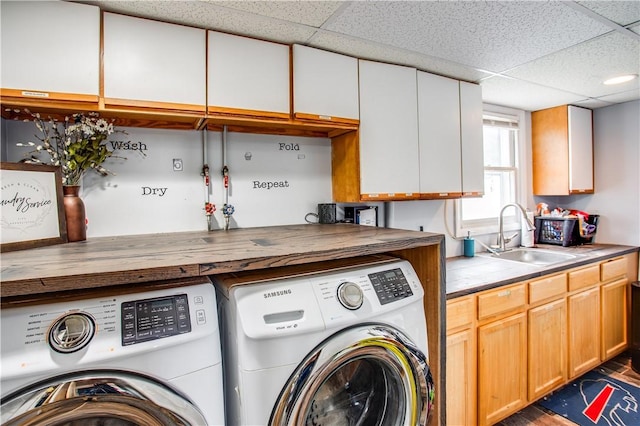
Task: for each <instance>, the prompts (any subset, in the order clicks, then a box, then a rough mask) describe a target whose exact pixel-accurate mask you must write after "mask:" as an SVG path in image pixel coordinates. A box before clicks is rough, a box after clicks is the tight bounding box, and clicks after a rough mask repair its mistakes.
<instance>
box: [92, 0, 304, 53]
mask: <svg viewBox="0 0 640 426" xmlns="http://www.w3.org/2000/svg"><path fill="white" fill-rule="evenodd" d="M87 3H91V4H97V5H99V6H101V7H102V8H103V9H104V10H108V11H111V12H116V13H125V14H129V15H133V16H139V17H144V18H150V19H156V20H159V21H165V22H172V23H176V24H182V25H190V26H194V27H198V28H206V29H211V30H216V31H222V32H228V33H232V34H239V35H246V36H250V37H256V38H260V39H263V40H270V41H277V42H280V43H285V44H292V43H303V42H305V41H306V40H308V39H309V38H310V37H311V36H312V35H313V33H314V32H315V29H314V28H312V27H309V26H306V25H301V24H296V23H292V22H287V21H284V20H281V19H274V18H270V17H264V16H261V15H258V14H254V13H249V12H244V11H239V10H234V9H229V8H226V7H221V6H219V5H217V4H214V3H213V2H203V1H113V0H107V1H92V2H87Z"/></svg>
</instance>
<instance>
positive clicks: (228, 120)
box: [205, 116, 357, 138]
mask: <svg viewBox="0 0 640 426" xmlns="http://www.w3.org/2000/svg"><path fill="white" fill-rule="evenodd" d="M205 126H206V128H207V129H208V130H211V131H221V130H222V127H223V126H227V130H228V131H229V132H242V133H256V134H269V135H287V136H308V137H318V138H332V137H335V136H339V135H342V134H345V133H349V132H353V131H354V130H357V126H342V125H339V124H337V123H327V124H326V125H322V124H319V123H305V122H302V121H294V120H286V121H285V120H271V119H266V118H255V117H232V116H223V117H217V116H215V117H214V116H207V118H206V119H205Z"/></svg>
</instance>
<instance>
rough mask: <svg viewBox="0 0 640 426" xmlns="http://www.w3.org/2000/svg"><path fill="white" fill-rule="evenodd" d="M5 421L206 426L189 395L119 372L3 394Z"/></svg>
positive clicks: (50, 425) (53, 425) (57, 425)
mask: <svg viewBox="0 0 640 426" xmlns="http://www.w3.org/2000/svg"><path fill="white" fill-rule="evenodd" d="M1 412H2V425H3V426H9V425H21V426H35V425H39V426H44V425H46V426H63V425H65V426H75V425H82V426H92V425H95V426H97V425H101V426H116V425H117V426H134V425H149V426H160V425H161V426H169V425H172V426H175V425H184V426H187V425H198V426H200V425H204V424H206V421H205V419H204V417H203V416H202V414H201V413H200V411H199V410H198V409H197V408H196V407H194V406H193V404H192V403H191V401H189V399H188V398H187V397H186V396H184V395H182V394H181V393H180V392H178V391H176V390H175V389H173V388H171V387H169V386H168V385H165V384H163V383H161V382H159V381H157V380H155V379H153V378H152V377H149V376H145V375H141V374H134V373H129V372H124V371H116V370H99V371H98V370H95V371H88V372H77V373H68V374H63V375H60V376H57V377H53V378H51V379H46V380H43V381H40V382H38V383H35V384H33V385H30V386H28V387H26V388H23V389H21V390H19V391H15V392H13V393H11V394H10V395H8V396H7V397H3V398H2V408H1Z"/></svg>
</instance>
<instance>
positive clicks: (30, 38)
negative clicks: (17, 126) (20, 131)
mask: <svg viewBox="0 0 640 426" xmlns="http://www.w3.org/2000/svg"><path fill="white" fill-rule="evenodd" d="M0 8H1V13H0V15H1V17H2V22H1V26H0V28H1V40H2V46H1V51H2V60H1V61H0V62H1V63H2V102H3V105H8V104H10V103H11V101H12V100H18V101H19V102H20V103H22V105H25V106H28V105H36V104H38V103H39V102H42V101H45V102H49V103H50V104H53V103H54V102H55V103H56V105H57V106H58V107H64V106H65V105H66V106H68V107H69V108H76V109H85V110H96V109H97V108H98V95H99V87H100V9H99V8H98V7H96V6H91V5H86V4H77V3H69V2H61V1H56V2H30V1H24V2H19V1H3V2H1V3H0Z"/></svg>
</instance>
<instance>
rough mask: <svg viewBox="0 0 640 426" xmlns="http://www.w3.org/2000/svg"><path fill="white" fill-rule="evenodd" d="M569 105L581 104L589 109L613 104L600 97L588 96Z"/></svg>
mask: <svg viewBox="0 0 640 426" xmlns="http://www.w3.org/2000/svg"><path fill="white" fill-rule="evenodd" d="M571 105H575V106H581V107H585V108H589V109H598V108H604V107H608V106H611V105H613V103H612V102H606V101H603V100H600V99H593V98H588V99H584V100H582V101H577V102H572V104H571Z"/></svg>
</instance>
